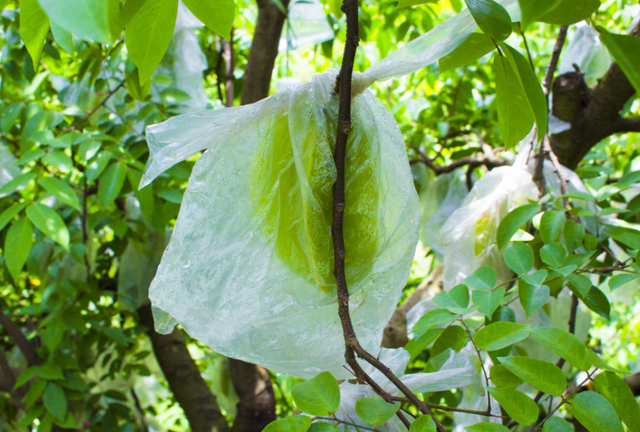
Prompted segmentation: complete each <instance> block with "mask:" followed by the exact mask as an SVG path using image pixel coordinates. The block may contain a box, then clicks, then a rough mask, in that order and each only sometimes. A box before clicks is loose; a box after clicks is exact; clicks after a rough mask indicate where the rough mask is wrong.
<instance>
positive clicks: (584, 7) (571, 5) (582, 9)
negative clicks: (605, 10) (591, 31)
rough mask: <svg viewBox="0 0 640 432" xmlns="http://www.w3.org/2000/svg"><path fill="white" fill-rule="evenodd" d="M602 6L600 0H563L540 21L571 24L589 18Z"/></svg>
mask: <svg viewBox="0 0 640 432" xmlns="http://www.w3.org/2000/svg"><path fill="white" fill-rule="evenodd" d="M599 7H600V0H561V1H560V4H559V5H558V6H556V7H555V8H554V9H553V10H551V12H549V13H547V14H545V15H543V16H541V17H540V19H539V20H538V21H541V22H545V23H548V24H557V25H569V24H575V23H577V22H579V21H582V20H584V19H587V18H589V16H591V14H592V13H594V12H595V11H596V10H597V9H598V8H599Z"/></svg>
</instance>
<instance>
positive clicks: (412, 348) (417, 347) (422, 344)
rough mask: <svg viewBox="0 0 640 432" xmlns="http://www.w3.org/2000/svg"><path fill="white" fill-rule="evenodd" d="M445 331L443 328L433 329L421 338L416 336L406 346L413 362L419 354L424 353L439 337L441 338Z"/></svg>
mask: <svg viewBox="0 0 640 432" xmlns="http://www.w3.org/2000/svg"><path fill="white" fill-rule="evenodd" d="M443 331H444V330H443V329H441V328H432V329H429V330H427V331H425V332H424V333H422V334H421V335H420V336H416V337H414V338H413V339H411V340H409V342H408V343H407V344H406V345H405V346H404V349H406V350H407V351H408V352H409V354H410V355H411V360H413V359H415V358H416V357H417V356H418V354H420V353H421V352H422V351H424V349H425V348H426V347H427V346H429V344H430V343H431V342H433V341H434V340H435V339H436V338H437V337H438V336H440V334H441V333H442V332H443Z"/></svg>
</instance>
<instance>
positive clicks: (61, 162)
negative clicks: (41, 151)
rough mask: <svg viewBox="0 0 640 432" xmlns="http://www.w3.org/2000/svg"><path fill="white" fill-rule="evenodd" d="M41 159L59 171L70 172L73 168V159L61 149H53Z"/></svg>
mask: <svg viewBox="0 0 640 432" xmlns="http://www.w3.org/2000/svg"><path fill="white" fill-rule="evenodd" d="M42 160H43V161H45V162H46V163H48V164H49V165H53V166H54V167H56V168H58V169H59V170H60V172H63V173H70V172H71V170H73V161H72V160H71V158H70V157H69V155H68V154H66V153H65V152H63V151H54V152H51V153H49V154H48V155H46V156H45V157H43V158H42Z"/></svg>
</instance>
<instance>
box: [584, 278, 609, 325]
mask: <svg viewBox="0 0 640 432" xmlns="http://www.w3.org/2000/svg"><path fill="white" fill-rule="evenodd" d="M581 300H582V301H583V302H584V304H585V306H587V307H588V308H589V309H591V310H592V311H594V312H595V313H597V314H598V315H600V316H601V317H602V318H604V319H607V320H608V319H609V314H610V313H611V305H610V304H609V299H607V296H606V295H604V293H603V292H602V291H600V290H599V289H598V288H596V287H594V286H592V287H591V289H590V290H589V292H588V293H587V295H585V296H583V297H582V298H581Z"/></svg>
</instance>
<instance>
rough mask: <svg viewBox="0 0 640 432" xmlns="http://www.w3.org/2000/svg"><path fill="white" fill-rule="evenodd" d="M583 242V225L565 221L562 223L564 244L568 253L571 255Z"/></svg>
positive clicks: (570, 220)
mask: <svg viewBox="0 0 640 432" xmlns="http://www.w3.org/2000/svg"><path fill="white" fill-rule="evenodd" d="M582 240H584V225H582V224H579V223H578V222H576V221H574V220H572V219H567V220H566V221H565V222H564V243H565V245H566V246H567V250H568V251H569V253H573V251H575V250H576V249H577V248H578V246H580V245H581V244H582Z"/></svg>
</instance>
